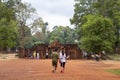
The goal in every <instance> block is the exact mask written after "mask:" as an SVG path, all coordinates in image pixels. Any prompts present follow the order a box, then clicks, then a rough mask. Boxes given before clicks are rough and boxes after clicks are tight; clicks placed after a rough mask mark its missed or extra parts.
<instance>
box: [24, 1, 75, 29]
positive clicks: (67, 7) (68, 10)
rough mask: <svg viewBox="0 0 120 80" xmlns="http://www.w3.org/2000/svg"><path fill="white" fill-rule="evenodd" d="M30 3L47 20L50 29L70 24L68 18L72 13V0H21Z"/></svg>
mask: <svg viewBox="0 0 120 80" xmlns="http://www.w3.org/2000/svg"><path fill="white" fill-rule="evenodd" d="M22 1H23V2H27V3H30V4H31V5H32V7H34V8H35V9H36V11H37V13H38V16H39V17H42V19H43V21H44V22H48V24H49V25H48V27H49V29H50V30H51V29H52V28H53V27H54V26H60V25H61V26H70V27H71V28H72V25H71V24H70V18H72V16H73V14H74V0H22Z"/></svg>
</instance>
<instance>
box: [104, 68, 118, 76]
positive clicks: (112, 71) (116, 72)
mask: <svg viewBox="0 0 120 80" xmlns="http://www.w3.org/2000/svg"><path fill="white" fill-rule="evenodd" d="M106 71H108V72H111V73H113V74H116V75H119V76H120V69H107V70H106Z"/></svg>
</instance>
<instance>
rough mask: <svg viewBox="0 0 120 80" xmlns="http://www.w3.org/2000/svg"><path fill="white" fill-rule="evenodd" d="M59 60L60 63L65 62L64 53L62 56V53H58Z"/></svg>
mask: <svg viewBox="0 0 120 80" xmlns="http://www.w3.org/2000/svg"><path fill="white" fill-rule="evenodd" d="M59 58H60V61H61V62H66V54H65V53H64V55H62V53H60V56H59Z"/></svg>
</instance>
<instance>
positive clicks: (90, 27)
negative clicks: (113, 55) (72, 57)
mask: <svg viewBox="0 0 120 80" xmlns="http://www.w3.org/2000/svg"><path fill="white" fill-rule="evenodd" d="M84 19H85V23H84V24H83V25H82V26H81V28H82V37H81V39H80V42H81V45H80V46H81V48H82V49H84V50H86V51H89V52H100V51H102V50H105V51H111V50H112V49H113V46H114V45H113V44H114V41H115V35H114V34H115V32H114V30H115V27H114V26H113V24H112V21H111V20H110V19H108V18H104V17H102V16H93V15H88V16H84Z"/></svg>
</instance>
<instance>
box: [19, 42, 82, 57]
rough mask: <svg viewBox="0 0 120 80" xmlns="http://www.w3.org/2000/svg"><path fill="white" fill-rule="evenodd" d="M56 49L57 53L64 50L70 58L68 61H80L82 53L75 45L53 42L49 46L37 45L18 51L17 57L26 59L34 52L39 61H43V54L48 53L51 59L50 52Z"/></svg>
mask: <svg viewBox="0 0 120 80" xmlns="http://www.w3.org/2000/svg"><path fill="white" fill-rule="evenodd" d="M55 48H57V49H58V52H60V51H61V49H64V51H65V52H66V54H67V55H69V56H70V59H81V58H82V52H81V50H80V49H79V48H78V45H77V44H60V43H59V41H57V40H55V41H54V42H53V43H51V44H49V45H48V44H38V45H35V46H34V47H33V48H31V49H27V50H26V49H19V53H18V56H19V57H20V58H25V57H26V58H28V57H30V56H33V53H34V51H35V52H36V53H39V55H40V59H45V54H46V52H48V55H49V58H51V53H52V51H53V50H54V49H55Z"/></svg>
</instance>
